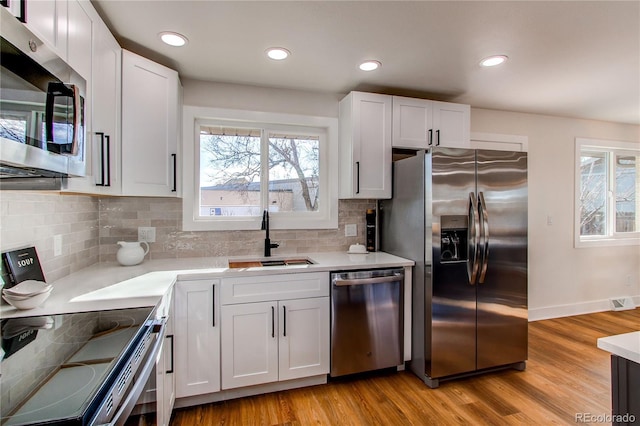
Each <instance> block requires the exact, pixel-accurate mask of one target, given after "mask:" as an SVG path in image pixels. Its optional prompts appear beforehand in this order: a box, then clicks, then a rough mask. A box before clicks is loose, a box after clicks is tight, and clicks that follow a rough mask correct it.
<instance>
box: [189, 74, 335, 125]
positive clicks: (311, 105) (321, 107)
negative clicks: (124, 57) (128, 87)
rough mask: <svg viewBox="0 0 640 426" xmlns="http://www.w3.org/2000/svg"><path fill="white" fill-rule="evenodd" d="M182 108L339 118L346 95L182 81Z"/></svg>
mask: <svg viewBox="0 0 640 426" xmlns="http://www.w3.org/2000/svg"><path fill="white" fill-rule="evenodd" d="M182 86H183V96H184V99H183V104H184V105H192V106H199V107H214V108H229V109H244V110H248V111H263V112H282V113H287V114H300V115H311V116H317V117H338V102H339V101H340V99H342V98H343V97H344V95H339V94H331V93H320V92H310V91H300V90H290V89H272V88H267V87H259V86H246V85H239V84H223V83H212V82H206V81H199V80H190V79H184V80H182Z"/></svg>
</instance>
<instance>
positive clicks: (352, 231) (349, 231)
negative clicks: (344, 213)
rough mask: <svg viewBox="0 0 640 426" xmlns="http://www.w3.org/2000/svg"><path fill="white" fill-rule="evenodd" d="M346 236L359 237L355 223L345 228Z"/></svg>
mask: <svg viewBox="0 0 640 426" xmlns="http://www.w3.org/2000/svg"><path fill="white" fill-rule="evenodd" d="M344 236H345V237H357V236H358V226H357V225H356V224H355V223H349V224H347V225H345V226H344Z"/></svg>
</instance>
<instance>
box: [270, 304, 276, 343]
mask: <svg viewBox="0 0 640 426" xmlns="http://www.w3.org/2000/svg"><path fill="white" fill-rule="evenodd" d="M271 337H272V338H274V339H275V337H276V311H275V308H274V307H273V306H272V307H271Z"/></svg>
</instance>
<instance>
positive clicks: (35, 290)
mask: <svg viewBox="0 0 640 426" xmlns="http://www.w3.org/2000/svg"><path fill="white" fill-rule="evenodd" d="M49 290H51V284H47V283H45V282H44V281H36V280H26V281H23V282H21V283H18V284H16V285H14V286H13V287H11V288H5V289H2V292H3V293H4V294H10V295H12V296H35V295H36V294H40V293H44V292H45V291H49Z"/></svg>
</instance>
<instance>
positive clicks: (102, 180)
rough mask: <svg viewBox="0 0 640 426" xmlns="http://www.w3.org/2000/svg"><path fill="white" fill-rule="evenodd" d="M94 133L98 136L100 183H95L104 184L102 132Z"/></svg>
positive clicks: (97, 184)
mask: <svg viewBox="0 0 640 426" xmlns="http://www.w3.org/2000/svg"><path fill="white" fill-rule="evenodd" d="M96 135H98V136H100V173H101V177H100V183H96V186H105V185H104V133H103V132H96Z"/></svg>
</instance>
